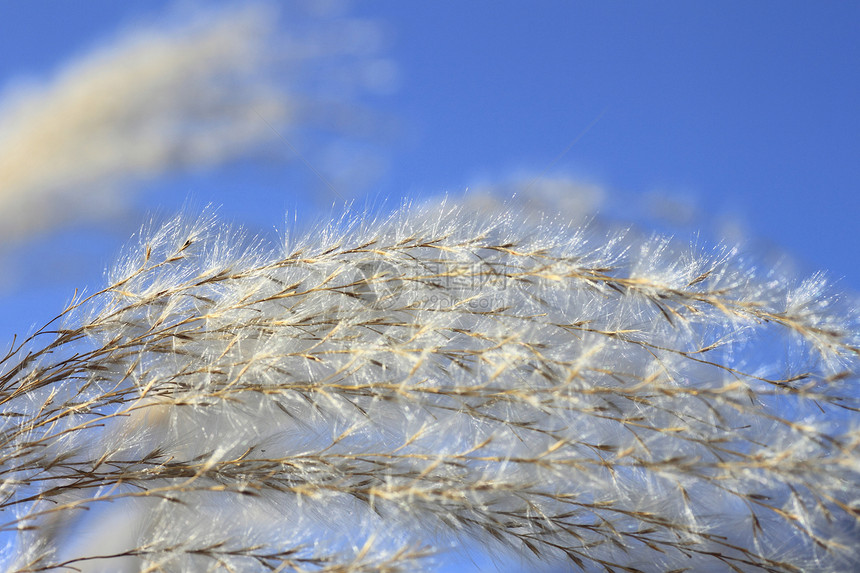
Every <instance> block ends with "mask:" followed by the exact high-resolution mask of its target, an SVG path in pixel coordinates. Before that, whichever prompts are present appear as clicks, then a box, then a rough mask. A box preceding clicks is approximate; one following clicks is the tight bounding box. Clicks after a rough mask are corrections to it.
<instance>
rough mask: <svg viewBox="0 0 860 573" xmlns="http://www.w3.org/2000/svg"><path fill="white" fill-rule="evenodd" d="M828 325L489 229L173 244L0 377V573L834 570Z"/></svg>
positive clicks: (435, 212)
mask: <svg viewBox="0 0 860 573" xmlns="http://www.w3.org/2000/svg"><path fill="white" fill-rule="evenodd" d="M852 304H853V303H852V301H850V300H840V299H839V298H838V297H836V296H835V295H834V294H833V293H832V292H830V291H829V290H828V289H827V287H826V284H825V282H824V280H823V279H822V278H819V277H813V278H811V279H809V280H806V281H797V280H794V279H792V278H791V277H784V276H777V275H775V274H773V273H768V272H767V271H756V270H755V269H754V268H753V267H751V266H747V265H745V264H743V263H742V262H740V261H739V260H738V258H737V256H736V255H735V254H734V253H733V252H731V251H721V252H716V253H702V252H696V251H694V250H691V249H687V248H681V247H679V246H678V245H677V244H676V243H675V242H673V241H670V240H666V239H661V238H651V239H643V238H641V237H639V236H636V235H635V234H633V233H629V234H626V235H625V234H614V235H607V234H605V233H604V232H603V231H600V230H599V229H598V230H595V229H593V228H591V229H590V228H580V227H571V226H569V225H564V224H560V223H555V222H551V221H543V222H539V223H536V224H533V225H523V224H522V223H519V222H516V221H515V220H514V219H513V218H512V217H511V216H510V215H509V214H506V213H505V211H504V209H502V210H497V211H480V212H478V211H471V210H469V209H464V208H452V207H449V206H445V205H442V206H438V205H437V206H435V207H427V208H420V209H419V208H410V207H405V208H403V209H401V210H399V211H397V212H396V213H394V214H393V215H391V216H389V217H387V218H382V219H378V220H375V221H372V222H368V221H361V220H350V221H342V222H340V223H336V224H332V225H331V226H329V227H327V228H321V229H317V230H316V231H315V232H313V233H310V234H308V235H307V236H306V237H305V238H304V239H301V240H298V241H295V242H288V243H287V244H286V245H285V246H284V247H283V248H272V247H265V246H263V245H260V244H257V243H254V242H253V241H249V240H247V239H244V238H242V237H241V235H239V234H236V233H234V232H231V231H229V230H226V229H223V228H220V227H218V226H217V225H216V224H215V223H214V222H213V221H212V220H210V219H206V218H204V219H203V220H197V221H193V220H192V221H189V220H185V219H182V218H179V219H176V220H174V221H172V222H170V223H168V224H166V225H164V226H162V227H160V228H156V229H154V230H152V231H149V232H147V233H144V234H143V235H142V237H141V239H140V241H139V242H138V243H137V244H136V245H134V246H133V247H131V248H130V249H129V250H128V252H127V253H126V255H125V256H124V258H123V259H122V260H121V261H120V262H119V263H118V264H117V265H116V266H115V267H114V268H113V270H112V272H111V273H110V276H109V279H108V285H107V287H106V288H105V289H104V290H103V291H101V292H99V293H96V294H95V295H93V296H91V297H89V298H87V299H85V300H82V301H78V302H77V303H75V305H73V306H72V307H71V308H69V309H68V310H67V311H66V312H65V313H64V314H63V316H62V317H61V318H60V319H58V320H57V321H56V322H55V323H54V324H53V325H50V326H48V327H46V328H45V329H44V330H43V331H41V332H39V333H37V334H36V335H35V336H34V337H32V338H31V339H30V340H28V341H26V342H25V344H24V345H23V346H20V347H17V346H13V348H12V350H11V351H10V353H9V354H8V355H7V356H6V358H5V359H4V360H3V363H2V368H3V370H2V372H3V374H2V376H0V404H2V411H3V414H4V415H3V421H2V424H3V425H2V434H0V472H2V475H0V477H2V480H3V481H2V484H0V487H2V491H3V492H4V493H5V496H6V497H5V498H4V499H3V501H2V503H0V509H3V510H4V511H3V512H2V513H3V514H4V515H6V516H7V517H6V518H4V520H3V523H2V524H0V530H3V531H18V543H17V545H16V546H15V549H14V551H13V552H12V553H11V554H10V555H9V556H8V558H7V562H6V566H7V568H8V569H9V570H11V571H32V570H42V569H49V568H52V567H59V566H61V565H63V564H65V565H68V566H74V567H82V566H92V567H96V568H100V567H103V568H104V570H119V569H122V568H126V570H138V569H142V570H150V571H158V570H165V571H167V570H170V571H175V570H188V571H192V570H193V571H197V570H209V569H212V570H215V569H218V568H219V567H222V568H228V569H229V568H233V569H235V570H269V569H272V570H279V571H285V570H287V571H371V570H372V571H377V570H387V571H395V570H402V571H413V570H416V569H422V568H423V569H432V568H433V566H434V564H435V563H438V559H439V556H438V555H439V554H440V553H444V552H445V551H448V550H450V549H451V548H453V547H455V546H457V545H460V544H462V543H478V544H480V545H482V546H484V547H485V548H487V550H488V551H491V552H493V553H494V554H495V555H497V556H500V557H498V559H499V563H500V564H501V565H502V568H504V567H505V566H506V565H505V564H506V563H508V564H510V565H516V564H521V563H523V560H525V561H526V562H528V563H530V564H531V565H530V567H543V566H546V567H559V566H561V567H565V568H573V569H582V570H586V571H669V570H693V571H727V570H737V571H812V570H815V571H846V570H851V568H852V567H856V566H858V564H860V553H858V549H857V547H858V544H857V540H858V535H860V526H858V516H860V499H858V494H857V491H858V484H860V455H858V454H860V450H858V447H860V432H858V424H857V415H856V411H857V410H856V408H857V407H858V406H860V399H858V398H860V391H858V387H857V383H858V366H860V357H858V345H860V336H858V333H859V332H860V330H858V314H857V309H856V306H852ZM85 508H86V509H89V511H84V509H85ZM117 512H119V513H117ZM123 514H125V515H131V516H134V518H133V520H131V521H133V523H128V524H127V527H126V528H125V529H123V528H120V527H117V528H115V529H116V530H117V531H118V532H120V533H121V535H118V536H117V540H116V544H115V545H116V546H115V547H114V548H112V549H111V553H109V554H105V553H99V552H98V551H97V550H96V549H94V548H95V547H97V545H93V544H89V545H88V544H86V543H84V542H83V541H81V539H80V538H75V537H74V535H73V534H72V533H71V532H73V531H81V530H87V529H90V530H92V529H93V528H98V527H99V524H104V523H117V515H123ZM120 521H121V520H120ZM73 541H74V543H73ZM505 556H507V557H505ZM93 557H102V559H95V560H94V559H92V558H93ZM505 559H509V561H505Z"/></svg>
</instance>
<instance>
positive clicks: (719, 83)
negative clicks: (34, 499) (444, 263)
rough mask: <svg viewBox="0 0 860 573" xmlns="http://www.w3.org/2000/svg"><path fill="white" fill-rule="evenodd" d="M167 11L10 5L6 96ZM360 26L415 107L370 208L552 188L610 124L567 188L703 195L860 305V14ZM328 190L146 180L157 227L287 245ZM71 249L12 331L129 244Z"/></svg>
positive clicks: (246, 178)
mask: <svg viewBox="0 0 860 573" xmlns="http://www.w3.org/2000/svg"><path fill="white" fill-rule="evenodd" d="M167 4H168V3H165V2H143V1H129V2H123V3H119V2H111V1H107V0H99V1H90V2H87V3H65V2H51V1H48V0H34V1H30V2H26V3H25V2H11V1H5V0H3V1H0V79H3V80H6V79H8V78H10V77H16V76H20V75H21V74H25V75H37V76H38V75H44V74H47V73H49V71H50V70H52V69H56V68H57V67H58V66H59V65H60V64H61V63H62V62H64V61H66V60H67V59H68V58H69V57H71V56H72V55H74V54H79V53H82V52H85V51H86V50H87V48H89V47H90V46H92V45H94V44H95V43H96V42H97V41H98V40H99V39H101V38H103V37H105V36H109V35H111V34H112V33H114V32H115V30H116V28H117V26H118V25H121V24H124V23H129V22H132V21H134V19H135V18H136V17H137V16H138V15H140V14H146V15H152V14H154V13H157V11H158V9H159V7H161V6H165V5H167ZM348 13H349V14H350V15H356V16H363V17H367V18H372V19H375V20H378V21H379V22H381V24H382V25H383V27H384V30H385V33H386V38H387V43H386V46H385V48H384V52H385V53H386V54H388V55H389V56H391V57H392V58H393V59H394V60H395V61H396V63H397V65H398V67H399V71H400V76H399V82H398V84H399V89H398V90H397V91H395V92H394V93H392V94H389V95H385V96H375V97H374V98H372V100H371V101H369V102H367V104H368V105H369V106H370V107H372V108H375V109H376V110H377V111H379V112H380V113H382V114H384V115H385V117H387V118H390V119H392V120H393V123H394V124H396V128H395V129H392V130H389V132H388V133H387V135H386V136H385V138H384V141H381V142H380V143H379V146H378V147H379V149H380V150H381V151H380V153H381V155H383V156H384V159H385V165H386V169H385V170H384V171H382V172H380V174H379V176H378V177H377V178H376V180H375V181H374V183H373V185H372V186H370V187H369V188H365V189H364V190H363V192H364V193H369V194H370V195H371V196H373V197H374V198H376V199H377V200H378V199H379V198H392V199H397V198H400V197H424V196H427V195H430V194H435V193H439V192H446V191H447V192H453V193H457V192H459V191H461V190H462V189H463V188H464V187H465V186H467V185H469V184H471V183H473V182H475V181H477V180H481V179H483V180H487V179H504V178H505V177H508V176H510V175H511V174H513V173H516V172H523V171H531V172H540V171H541V170H543V169H544V168H545V167H547V166H548V165H549V164H550V163H551V162H552V161H553V159H554V158H556V157H557V156H558V155H559V153H560V152H561V151H562V150H564V149H565V148H566V147H567V145H568V144H569V143H570V142H571V141H572V140H573V139H574V138H575V137H576V136H577V134H579V133H580V132H581V131H582V130H583V129H584V128H585V127H586V126H588V125H589V124H591V123H592V122H593V121H594V120H595V119H596V118H597V117H600V118H601V119H600V121H599V122H598V123H597V124H596V125H594V126H593V127H592V128H591V129H590V130H589V131H588V133H586V134H585V135H584V137H582V139H581V140H580V141H579V142H578V143H577V144H576V145H575V146H574V147H573V148H572V149H571V150H570V151H569V152H568V153H567V154H566V155H564V156H563V157H562V158H561V159H560V160H559V161H558V163H556V164H555V165H554V166H553V172H562V173H566V174H569V175H572V176H574V177H582V178H584V179H586V180H589V181H592V182H595V183H598V184H601V185H603V186H605V187H606V188H607V190H608V191H609V193H610V197H615V198H621V200H618V199H616V201H615V205H616V207H619V206H620V208H621V210H623V207H624V205H627V204H635V201H634V200H635V198H636V197H638V196H640V195H642V194H644V193H648V192H652V191H655V190H662V191H667V192H669V193H670V194H677V195H681V194H689V195H690V196H692V197H693V198H694V199H695V201H696V203H697V205H698V206H699V208H700V213H702V214H703V217H704V218H705V219H706V220H712V219H717V218H722V217H727V216H728V217H736V218H738V219H739V220H741V221H742V222H743V224H744V225H745V226H746V229H747V231H748V232H749V233H751V234H752V235H753V236H754V237H756V238H759V239H762V240H764V241H768V242H771V243H772V244H774V245H775V246H776V247H778V248H780V249H784V250H785V251H787V252H789V253H791V254H793V255H795V256H796V257H797V258H798V259H799V260H800V261H802V262H803V264H804V265H805V269H806V270H810V271H812V270H818V269H825V270H828V271H829V272H830V274H831V275H832V276H833V277H834V278H840V277H841V278H843V281H842V282H841V285H842V286H843V287H845V288H851V289H855V290H860V266H858V264H857V263H858V260H860V258H858V255H857V247H858V246H860V242H858V240H857V234H856V219H857V216H858V214H860V194H858V191H860V111H858V110H860V107H858V102H860V73H858V70H860V4H858V3H851V2H815V3H811V2H755V3H749V2H720V3H708V4H706V3H693V2H681V1H677V2H674V1H673V2H660V3H623V2H561V1H555V2H549V1H547V2H530V3H525V2H513V1H501V2H499V1H493V2H490V1H486V0H482V1H477V0H476V1H470V2H453V1H444V2H441V1H440V2H427V3H419V2H402V1H397V0H377V1H374V2H364V3H356V4H355V5H354V6H352V7H351V9H350V10H349V11H348ZM601 114H603V115H602V116H601ZM308 159H309V161H311V163H316V164H318V165H323V164H324V162H323V161H322V160H321V159H319V158H316V157H308ZM321 187H322V186H321V184H320V182H319V181H318V180H316V178H315V177H314V176H313V175H312V174H310V173H309V172H307V170H306V169H305V168H304V167H303V166H302V165H301V164H300V163H299V162H293V163H290V164H289V166H288V167H284V166H282V165H272V164H268V163H265V162H262V163H253V162H251V163H248V162H237V163H235V164H232V165H230V166H227V167H223V168H220V169H219V170H216V171H215V172H213V173H195V174H185V175H178V176H172V177H171V178H169V179H165V180H161V181H154V182H150V183H147V184H146V185H145V187H144V189H143V191H145V192H144V193H142V194H141V195H140V197H141V200H140V206H139V207H140V213H141V215H140V218H141V219H142V218H143V213H144V212H145V211H147V210H155V211H157V212H162V213H164V212H170V211H172V210H174V209H176V208H178V207H179V206H181V205H182V203H183V201H184V200H185V198H186V196H189V195H190V196H192V198H193V199H194V201H196V202H197V203H206V202H208V201H210V200H211V201H213V202H215V203H223V204H224V208H223V210H222V213H224V214H225V215H227V216H228V218H231V219H233V220H236V221H239V222H246V223H247V224H249V225H251V226H252V227H256V228H263V229H265V228H268V229H271V228H272V227H273V226H274V227H277V228H282V227H283V225H284V223H283V221H284V212H285V211H286V210H287V209H297V210H298V213H297V216H299V217H300V218H301V217H304V216H305V215H306V213H310V212H311V211H313V209H312V208H311V207H310V206H309V205H310V204H309V202H308V199H307V197H308V195H312V194H320V193H321V192H322V191H323V190H322V188H321ZM323 194H324V193H323ZM392 204H396V201H395V202H394V203H392ZM612 208H614V207H612V203H610V207H608V209H612ZM308 216H309V215H308ZM315 216H316V215H315ZM57 240H58V239H57V237H54V238H53V239H51V240H48V239H46V240H45V242H44V244H42V245H37V246H36V247H33V248H34V249H35V250H34V251H33V252H34V253H37V254H38V253H42V254H43V255H44V254H45V253H51V252H54V249H55V247H56V244H58V243H57V242H56V241H57ZM59 240H61V241H62V244H63V245H64V246H65V247H66V248H69V249H72V250H77V251H79V253H83V255H81V256H79V257H77V258H76V259H75V260H76V261H78V262H81V261H84V262H81V264H80V265H76V268H77V270H75V271H74V272H71V271H70V272H69V273H66V272H57V273H53V272H52V271H51V270H50V269H45V270H43V271H42V272H41V273H37V274H38V280H39V281H41V283H40V284H39V285H37V286H35V287H34V288H31V289H27V291H26V292H20V291H19V292H16V293H11V294H7V296H6V297H5V298H4V299H3V301H2V306H0V312H2V314H3V316H2V320H0V327H2V328H1V329H0V331H2V332H3V333H4V334H6V333H9V332H11V331H12V330H15V331H18V332H19V333H20V332H21V331H22V330H27V329H28V327H29V326H30V325H31V324H33V322H36V321H41V320H43V319H45V318H49V317H50V316H51V315H52V314H51V313H52V312H53V310H55V309H57V308H58V307H59V305H61V304H62V301H63V300H64V299H65V298H67V297H68V296H69V294H70V293H71V290H72V288H73V287H74V286H76V285H77V284H81V283H83V284H86V285H89V286H90V287H92V286H95V285H97V284H98V283H99V281H100V271H101V269H103V267H104V265H105V264H107V263H108V262H109V260H110V258H111V257H112V256H114V254H115V253H116V252H117V249H118V247H119V245H120V244H121V243H122V238H121V237H120V236H119V234H117V233H115V234H107V235H98V236H95V237H94V236H88V237H84V236H83V235H81V236H80V237H79V236H78V235H77V234H76V233H75V232H74V231H68V232H66V234H65V235H63V236H62V237H61V238H60V239H59ZM52 241H53V242H52ZM76 241H79V242H76ZM50 258H51V257H50V256H47V255H46V260H47V259H50ZM67 270H68V269H67ZM22 305H23V306H24V307H28V308H29V309H28V310H23V309H18V310H16V309H15V307H20V306H22ZM33 307H35V308H37V309H39V310H38V312H36V314H37V315H38V316H35V317H33V316H32V314H33V313H32V310H31V309H32V308H33Z"/></svg>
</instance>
